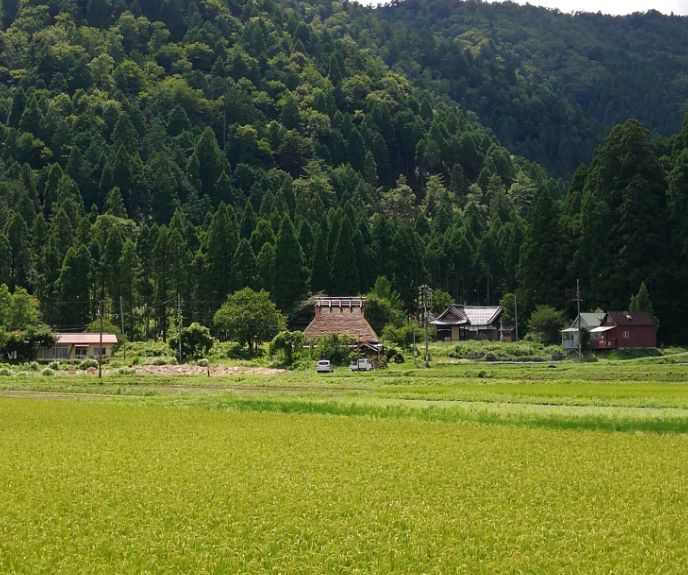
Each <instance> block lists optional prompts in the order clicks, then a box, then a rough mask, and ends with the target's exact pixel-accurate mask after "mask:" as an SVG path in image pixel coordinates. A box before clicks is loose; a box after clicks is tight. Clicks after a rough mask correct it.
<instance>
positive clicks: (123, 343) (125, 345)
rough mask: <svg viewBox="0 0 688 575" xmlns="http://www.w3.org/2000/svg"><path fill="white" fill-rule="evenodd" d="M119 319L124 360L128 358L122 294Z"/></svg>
mask: <svg viewBox="0 0 688 575" xmlns="http://www.w3.org/2000/svg"><path fill="white" fill-rule="evenodd" d="M119 321H120V324H121V325H122V352H123V355H124V361H126V360H127V342H126V338H125V335H124V305H123V303H122V296H119Z"/></svg>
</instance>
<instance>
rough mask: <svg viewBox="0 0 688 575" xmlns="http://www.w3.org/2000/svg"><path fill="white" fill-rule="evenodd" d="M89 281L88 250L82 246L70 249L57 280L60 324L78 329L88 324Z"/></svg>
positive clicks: (89, 263)
mask: <svg viewBox="0 0 688 575" xmlns="http://www.w3.org/2000/svg"><path fill="white" fill-rule="evenodd" d="M90 279H91V254H90V253H89V251H88V248H87V247H86V246H85V245H83V244H79V245H78V246H76V247H70V248H69V249H68V250H67V254H66V255H65V259H64V263H63V264H62V269H61V270H60V277H59V279H58V286H59V289H58V296H59V304H58V305H59V309H60V314H59V317H58V322H59V323H60V324H62V325H67V326H70V327H78V326H82V325H85V324H87V323H88V320H89V315H90V314H89V310H90V307H91V305H90V304H91V302H90V293H89V285H90Z"/></svg>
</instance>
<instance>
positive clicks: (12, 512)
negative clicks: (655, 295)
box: [0, 362, 688, 574]
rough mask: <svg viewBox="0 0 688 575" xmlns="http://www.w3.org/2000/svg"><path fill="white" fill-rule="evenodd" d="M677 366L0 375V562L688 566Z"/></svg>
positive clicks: (43, 569) (415, 568)
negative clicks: (203, 374) (100, 376)
mask: <svg viewBox="0 0 688 575" xmlns="http://www.w3.org/2000/svg"><path fill="white" fill-rule="evenodd" d="M686 477H688V365H685V364H680V363H674V364H661V363H652V362H599V363H598V364H591V365H585V364H584V365H576V364H571V363H560V364H537V365H526V364H524V365H506V364H486V363H457V364H454V365H444V366H440V367H436V368H432V369H427V370H426V369H422V368H415V367H414V366H412V365H411V366H408V365H402V366H394V367H393V368H391V369H389V370H386V371H381V372H375V373H364V374H351V373H348V371H346V370H343V369H342V370H338V371H336V372H335V373H334V374H331V375H329V374H328V375H316V374H315V373H313V372H310V371H309V372H284V373H271V374H260V373H240V372H239V373H236V374H234V375H232V376H226V375H218V376H212V374H211V377H199V376H174V375H170V376H162V375H136V374H122V375H120V374H110V375H108V376H107V377H105V378H104V380H103V382H102V383H101V382H98V380H97V378H95V377H94V376H93V375H81V376H63V375H60V374H59V372H58V373H57V374H55V375H53V376H51V377H42V376H40V375H31V374H29V375H24V376H22V377H4V378H0V573H3V574H5V573H21V574H36V573H46V574H47V573H51V574H53V573H93V574H96V573H97V574H101V573H102V574H105V573H137V574H138V573H437V574H444V573H686V572H688V530H687V529H686V520H685V517H686V512H685V509H686V504H687V503H688V482H687V481H686Z"/></svg>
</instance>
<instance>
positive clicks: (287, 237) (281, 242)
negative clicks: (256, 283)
mask: <svg viewBox="0 0 688 575" xmlns="http://www.w3.org/2000/svg"><path fill="white" fill-rule="evenodd" d="M307 292H308V269H307V268H306V262H305V258H304V256H303V251H302V250H301V246H300V245H299V241H298V239H297V237H296V230H294V224H292V222H291V219H290V218H289V216H288V215H286V214H285V215H284V217H283V218H282V223H281V225H280V229H279V234H278V235H277V245H276V246H275V286H274V299H275V301H276V302H277V305H278V307H279V308H280V309H281V310H287V309H289V308H290V307H291V306H292V304H294V302H296V301H297V300H299V299H301V298H302V297H304V296H305V295H306V293H307Z"/></svg>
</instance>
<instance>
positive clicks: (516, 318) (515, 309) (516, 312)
mask: <svg viewBox="0 0 688 575" xmlns="http://www.w3.org/2000/svg"><path fill="white" fill-rule="evenodd" d="M516 297H517V296H516V292H514V321H515V322H516V341H518V300H517V299H516Z"/></svg>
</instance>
